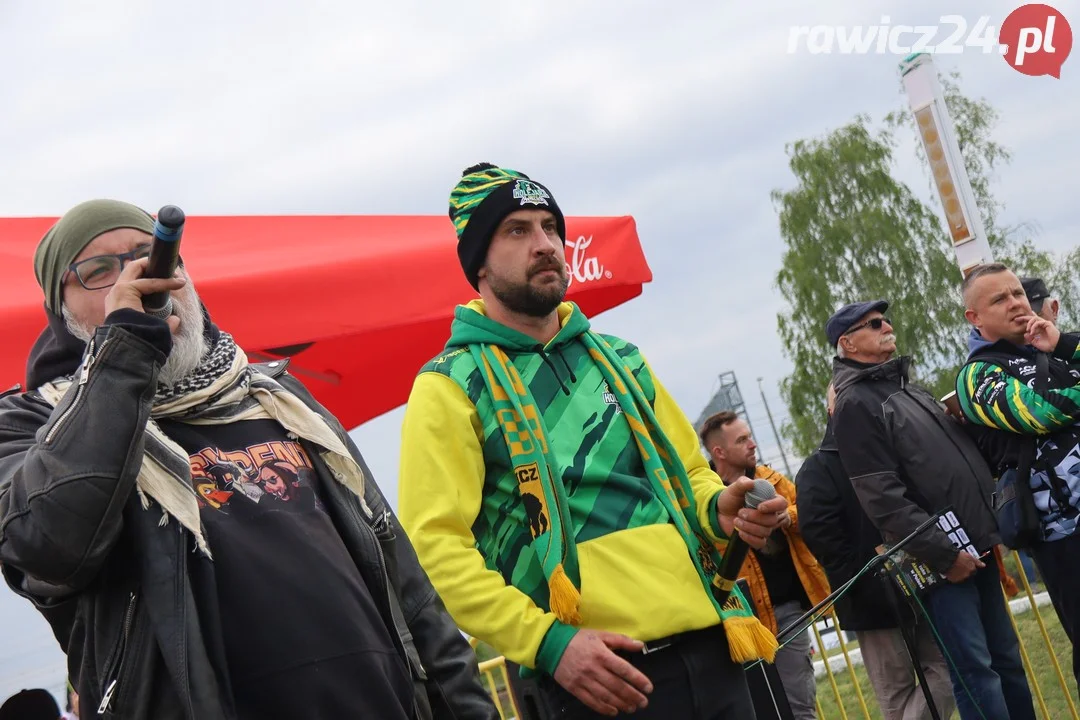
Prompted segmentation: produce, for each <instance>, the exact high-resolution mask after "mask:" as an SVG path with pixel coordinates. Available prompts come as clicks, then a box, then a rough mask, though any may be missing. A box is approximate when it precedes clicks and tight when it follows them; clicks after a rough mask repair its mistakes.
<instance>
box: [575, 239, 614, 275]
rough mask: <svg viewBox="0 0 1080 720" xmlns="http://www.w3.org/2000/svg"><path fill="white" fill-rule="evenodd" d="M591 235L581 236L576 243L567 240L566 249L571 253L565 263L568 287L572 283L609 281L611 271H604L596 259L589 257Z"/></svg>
mask: <svg viewBox="0 0 1080 720" xmlns="http://www.w3.org/2000/svg"><path fill="white" fill-rule="evenodd" d="M592 241H593V238H592V235H590V236H589V237H585V236H584V235H581V236H579V237H578V239H577V241H573V240H567V241H566V247H567V248H570V249H571V250H572V251H573V252H571V254H570V259H569V260H567V263H566V275H567V277H569V278H570V282H569V284H568V287H569V286H571V285H573V284H574V283H576V282H577V283H585V282H589V281H591V280H600V279H611V271H610V270H605V269H604V266H603V265H602V264H601V263H600V259H599V258H597V257H589V246H590V245H592Z"/></svg>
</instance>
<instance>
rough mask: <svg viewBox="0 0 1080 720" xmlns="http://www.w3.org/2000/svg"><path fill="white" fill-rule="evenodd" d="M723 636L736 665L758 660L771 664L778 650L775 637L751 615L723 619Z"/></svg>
mask: <svg viewBox="0 0 1080 720" xmlns="http://www.w3.org/2000/svg"><path fill="white" fill-rule="evenodd" d="M724 634H725V635H727V641H728V650H729V652H730V653H731V659H732V660H733V661H734V662H737V663H746V662H752V661H754V660H757V659H758V658H762V659H764V660H765V661H766V662H770V663H771V662H773V661H774V660H775V659H776V651H777V650H779V649H780V644H779V643H778V642H777V641H776V636H774V635H773V634H772V633H771V632H769V631H768V630H767V629H766V628H765V626H764V625H762V624H761V622H760V621H759V620H758V619H757V618H756V617H755V616H753V615H750V616H740V615H733V616H731V617H726V618H724Z"/></svg>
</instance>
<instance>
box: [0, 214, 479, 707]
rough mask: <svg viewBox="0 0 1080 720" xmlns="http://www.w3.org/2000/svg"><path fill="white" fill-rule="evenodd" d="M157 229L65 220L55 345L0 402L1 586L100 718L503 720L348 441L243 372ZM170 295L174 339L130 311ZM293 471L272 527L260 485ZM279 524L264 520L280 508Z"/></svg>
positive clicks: (59, 230)
mask: <svg viewBox="0 0 1080 720" xmlns="http://www.w3.org/2000/svg"><path fill="white" fill-rule="evenodd" d="M153 231H154V220H153V218H152V217H151V216H150V215H148V214H147V213H146V212H144V211H142V210H140V209H139V208H136V207H134V206H132V205H129V204H127V203H121V202H115V201H107V200H95V201H90V202H87V203H83V204H81V205H78V206H76V207H75V208H73V209H72V210H70V211H69V212H68V213H66V214H65V215H64V217H63V218H61V219H60V220H59V221H58V222H57V223H56V224H55V225H54V226H53V227H52V228H51V229H50V230H49V232H48V233H47V234H46V235H45V237H44V238H43V239H42V241H41V243H40V244H39V246H38V250H37V253H36V254H35V258H34V264H35V268H34V269H35V272H36V274H37V278H38V283H39V284H40V286H41V288H42V290H43V291H44V293H45V297H46V314H47V316H48V320H49V327H48V329H47V330H46V331H45V332H44V333H43V335H42V336H41V338H40V339H39V341H38V344H37V346H36V347H35V350H34V353H33V354H32V357H31V358H30V361H29V366H28V383H27V385H28V387H27V390H26V391H25V392H17V391H14V392H10V393H9V394H7V395H6V397H4V398H3V399H2V400H0V563H2V565H3V571H4V576H5V579H6V580H7V582H8V584H9V585H10V586H11V587H12V588H13V589H14V590H15V592H17V593H19V594H20V595H23V596H24V597H26V598H28V599H29V600H31V601H32V602H33V603H34V604H35V606H36V607H37V608H38V609H39V611H40V612H41V613H42V614H43V615H44V616H45V618H46V619H47V620H48V621H49V623H50V624H51V625H52V628H53V632H54V634H55V636H56V638H57V640H58V641H59V643H60V645H61V647H62V649H63V650H64V652H65V653H66V654H67V657H68V669H69V673H70V677H71V678H72V682H73V684H74V686H75V687H76V689H77V690H78V692H79V696H80V698H81V701H82V705H83V707H84V708H93V709H96V711H97V715H98V716H102V717H105V718H155V720H161V719H162V718H170V719H171V718H186V719H187V720H217V719H228V720H232V719H234V718H236V719H246V718H252V719H254V718H259V719H260V720H261V719H263V718H271V717H290V718H291V717H297V718H299V717H303V718H305V719H312V720H319V719H322V718H327V719H328V718H335V720H336V719H337V718H343V717H364V718H386V719H390V718H393V719H394V720H406V719H410V720H411V719H413V718H455V719H456V718H483V719H484V720H490V719H492V718H495V717H497V713H496V710H495V708H494V705H493V703H492V702H491V699H490V698H489V697H488V696H487V694H486V693H485V692H484V690H483V688H482V686H481V684H480V680H479V675H478V672H477V666H476V661H475V656H474V655H473V653H472V651H471V649H470V648H469V646H468V644H467V643H466V642H465V641H464V639H463V638H462V636H461V634H460V633H459V632H458V630H457V628H456V627H455V625H454V623H453V622H452V621H451V619H450V617H449V615H448V614H447V613H446V611H445V609H444V607H443V606H442V604H441V602H440V600H439V598H438V596H437V595H436V594H435V591H434V590H433V588H432V586H431V584H430V583H429V582H428V579H427V576H426V575H425V574H424V572H423V570H422V569H421V568H420V566H419V563H418V562H417V559H416V556H415V554H414V552H413V550H412V547H411V545H410V543H409V541H408V539H407V538H406V537H405V535H404V533H403V532H402V531H401V529H400V527H399V525H398V523H397V520H396V518H395V517H394V516H393V515H392V514H391V513H390V511H389V510H388V508H387V506H386V502H385V500H384V498H383V496H382V494H381V492H380V491H379V489H378V487H377V486H376V485H375V483H374V481H373V479H372V478H371V474H370V472H369V470H368V469H367V467H366V465H365V464H364V460H363V458H362V457H361V456H360V453H359V451H358V450H357V449H356V447H355V446H354V445H353V444H352V442H351V440H350V439H349V437H348V435H347V433H346V432H345V430H344V428H342V426H341V424H340V423H338V422H337V420H336V419H335V418H333V417H332V416H331V415H330V414H329V413H328V412H327V411H326V410H325V409H324V408H322V407H321V406H320V405H319V404H318V403H317V402H316V401H315V400H314V398H312V397H311V395H310V394H308V393H307V391H306V390H305V389H304V387H303V386H302V385H301V384H300V383H299V382H297V381H296V380H295V379H293V378H292V377H291V376H289V375H288V374H287V373H286V372H285V366H286V363H284V362H275V363H270V364H269V365H266V366H249V365H248V364H247V360H246V358H245V355H244V353H243V352H242V351H240V350H239V349H238V348H237V346H236V344H235V343H234V342H233V340H232V338H231V337H230V336H229V335H228V333H226V332H224V331H222V330H219V329H218V328H217V327H215V326H214V325H213V324H212V323H211V322H210V320H209V316H208V315H207V314H206V312H205V309H203V307H202V305H201V303H200V301H199V299H198V296H197V295H196V293H195V290H194V287H193V286H192V284H191V281H190V277H189V276H188V275H187V273H186V271H184V270H183V269H182V268H181V269H180V270H178V271H177V273H176V275H175V276H174V277H173V278H171V279H150V278H145V277H143V273H144V271H145V268H146V265H147V261H146V259H145V258H146V256H147V254H148V251H149V243H150V241H151V235H152V233H153ZM155 292H167V293H170V294H171V301H172V314H170V315H168V317H166V318H165V319H161V318H160V317H155V316H151V315H149V314H147V313H145V312H143V304H142V300H143V296H144V295H146V294H148V293H155ZM286 465H288V467H289V468H291V469H292V471H291V472H289V473H281V474H282V476H283V477H285V476H287V477H288V478H290V479H295V481H294V482H291V484H292V485H293V487H290V488H289V493H290V496H292V495H303V494H305V493H313V494H314V495H315V497H317V498H318V502H317V503H316V502H312V503H310V504H300V503H282V502H280V501H278V500H279V498H278V496H277V495H274V494H268V493H266V492H265V491H264V490H263V489H261V487H260V485H259V477H260V473H261V469H262V468H265V467H268V466H269V467H273V468H281V467H284V466H286ZM275 501H277V502H275Z"/></svg>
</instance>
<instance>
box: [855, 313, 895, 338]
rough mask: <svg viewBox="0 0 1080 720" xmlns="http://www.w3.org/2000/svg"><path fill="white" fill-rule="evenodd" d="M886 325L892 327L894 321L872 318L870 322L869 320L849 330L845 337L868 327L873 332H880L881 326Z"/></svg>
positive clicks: (885, 318)
mask: <svg viewBox="0 0 1080 720" xmlns="http://www.w3.org/2000/svg"><path fill="white" fill-rule="evenodd" d="M885 324H887V325H889V327H892V320H890V319H889V318H887V317H876V318H870V319H869V320H867V321H866V322H864V323H859V324H858V325H856V326H855V327H851V328H848V331H847V332H846V333H844V334H845V335H850V334H852V333H854V332H858V331H859V330H862V329H863V328H866V327H868V328H870V329H871V330H880V329H881V326H882V325H885Z"/></svg>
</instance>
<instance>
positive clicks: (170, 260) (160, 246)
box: [142, 205, 186, 320]
mask: <svg viewBox="0 0 1080 720" xmlns="http://www.w3.org/2000/svg"><path fill="white" fill-rule="evenodd" d="M185 220H186V218H185V217H184V211H183V210H181V209H180V208H178V207H176V206H175V205H166V206H165V207H163V208H161V209H160V210H158V214H157V220H156V221H155V222H154V239H153V241H152V242H151V244H150V261H149V262H148V263H147V265H146V272H145V273H144V274H143V277H148V278H171V277H172V276H173V274H174V273H175V272H176V267H177V265H179V264H180V238H181V237H183V235H184V221H185ZM142 302H143V310H145V311H146V314H147V315H153V316H154V317H157V318H161V319H162V320H164V319H165V318H167V317H169V316H170V315H172V298H170V297H169V293H168V292H156V293H150V294H149V295H143V299H142Z"/></svg>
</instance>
